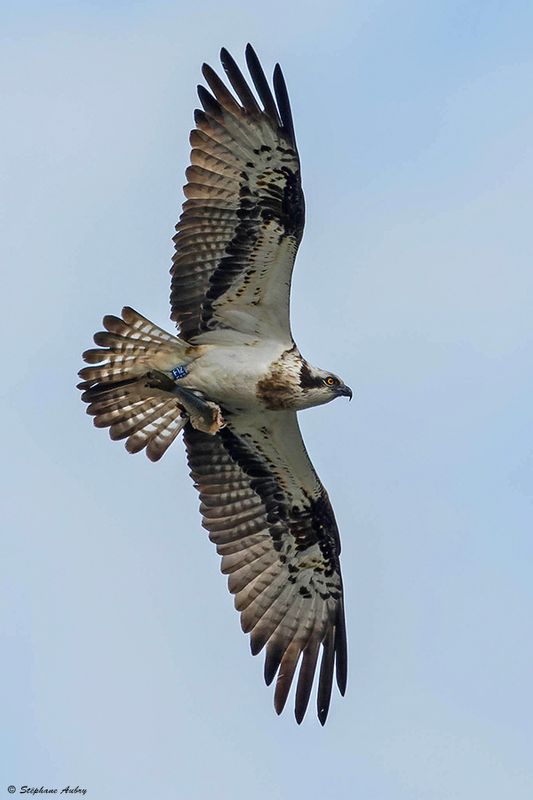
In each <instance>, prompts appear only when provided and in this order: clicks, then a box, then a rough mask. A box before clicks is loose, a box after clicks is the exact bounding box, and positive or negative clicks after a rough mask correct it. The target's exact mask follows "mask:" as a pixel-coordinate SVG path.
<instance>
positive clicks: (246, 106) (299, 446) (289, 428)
mask: <svg viewBox="0 0 533 800" xmlns="http://www.w3.org/2000/svg"><path fill="white" fill-rule="evenodd" d="M220 58H221V62H222V66H223V68H224V70H225V72H226V75H227V78H228V80H229V83H230V84H231V87H232V89H233V93H232V92H231V91H230V89H229V88H228V87H227V86H226V84H225V83H224V82H223V81H222V80H221V79H220V77H219V76H218V75H217V74H216V72H214V71H213V70H212V69H211V67H209V66H208V65H207V64H204V65H203V68H202V71H203V76H204V78H205V80H206V82H207V84H208V86H209V89H210V90H211V91H208V90H207V89H206V88H204V87H203V86H199V87H198V94H199V97H200V101H201V104H202V106H203V110H197V111H196V112H195V123H196V128H195V129H194V130H193V131H192V133H191V137H190V142H191V146H192V152H191V165H190V166H189V167H188V169H187V172H186V177H187V181H188V183H187V185H186V186H185V187H184V191H185V196H186V198H187V199H186V201H185V203H184V204H183V213H182V214H181V217H180V219H179V222H178V224H177V226H176V231H177V233H176V235H175V237H174V242H175V247H176V252H175V255H174V258H173V266H172V269H171V274H172V282H171V296H170V301H171V308H172V313H171V318H172V319H173V320H175V322H176V323H177V326H178V329H179V336H174V335H172V334H170V333H166V332H165V331H164V330H162V329H161V328H159V327H158V326H157V325H154V324H153V323H152V322H150V321H149V320H147V319H146V318H145V317H143V316H141V315H140V314H139V313H137V312H136V311H134V310H133V309H132V308H129V307H126V308H124V309H123V310H122V316H121V318H119V317H116V316H105V317H104V320H103V325H104V328H105V330H104V331H101V332H99V333H96V334H95V336H94V342H95V344H96V345H97V348H93V349H90V350H87V351H86V352H85V353H83V358H84V360H85V361H86V362H87V363H89V364H91V365H97V366H89V367H85V368H84V369H82V370H81V371H80V373H79V375H80V378H81V379H82V382H81V383H80V384H79V385H78V388H80V389H81V390H82V391H83V394H82V400H83V401H85V402H86V403H88V407H87V412H88V413H89V414H91V415H93V417H94V424H95V425H96V426H97V427H99V428H101V427H109V432H110V436H111V438H112V439H126V448H127V450H128V451H129V452H130V453H137V452H139V451H140V450H142V449H143V448H145V449H146V454H147V456H148V458H150V459H151V460H152V461H156V460H157V459H159V458H160V457H161V456H162V455H163V453H164V452H165V451H166V450H167V448H168V447H169V445H170V444H171V443H172V442H173V441H174V439H175V438H176V437H177V436H178V434H179V433H180V431H183V438H184V441H185V446H186V448H187V456H188V462H189V466H190V470H191V477H192V478H193V480H194V483H195V486H196V488H197V489H198V491H199V494H200V501H201V506H200V510H201V513H202V515H203V525H204V527H205V528H207V530H208V531H209V537H210V539H211V540H212V541H213V542H214V543H215V544H216V547H217V551H218V553H219V554H220V555H221V556H222V565H221V569H222V572H223V573H225V574H228V575H229V579H228V585H229V590H230V592H232V593H233V594H234V595H235V607H236V608H237V610H238V611H240V614H241V624H242V628H243V630H244V631H245V633H250V638H251V650H252V653H253V654H254V655H255V654H256V653H258V652H259V651H260V650H262V649H263V648H266V659H265V680H266V683H267V684H270V683H271V682H272V681H273V679H274V677H275V676H276V675H277V681H276V688H275V694H274V706H275V709H276V711H277V713H278V714H279V713H281V711H282V710H283V707H284V705H285V703H286V700H287V696H288V693H289V690H290V687H291V683H292V680H293V677H294V674H295V672H296V669H297V666H298V663H299V662H301V663H300V667H299V671H298V678H297V684H296V698H295V716H296V720H297V722H298V723H300V722H301V721H302V719H303V717H304V714H305V712H306V709H307V706H308V703H309V698H310V694H311V689H312V685H313V679H314V675H315V672H316V668H317V662H318V658H319V655H320V654H321V661H320V673H319V679H318V692H317V711H318V717H319V720H320V722H321V723H322V724H324V723H325V721H326V717H327V714H328V709H329V704H330V697H331V690H332V685H333V676H334V673H336V680H337V685H338V687H339V690H340V692H341V694H344V691H345V688H346V672H347V652H346V629H345V621H344V604H343V589H342V579H341V572H340V566H339V554H340V549H341V548H340V540H339V533H338V529H337V525H336V522H335V517H334V515H333V511H332V508H331V505H330V502H329V499H328V495H327V493H326V491H325V489H324V487H323V486H322V484H321V482H320V480H319V478H318V475H317V474H316V472H315V470H314V468H313V465H312V464H311V461H310V460H309V457H308V455H307V452H306V449H305V446H304V443H303V441H302V437H301V434H300V430H299V427H298V420H297V416H296V414H297V411H299V410H301V409H304V408H310V407H311V406H316V405H320V404H322V403H329V402H330V401H331V400H334V399H335V398H336V397H350V398H351V396H352V392H351V389H350V388H349V387H348V386H346V385H345V384H344V383H343V382H342V381H341V380H340V378H338V377H337V376H336V375H333V374H331V373H330V372H327V371H325V370H322V369H317V368H316V367H313V366H311V364H309V363H308V362H307V361H306V360H305V359H304V358H302V356H301V355H300V353H299V351H298V348H297V347H296V345H295V343H294V341H293V338H292V335H291V329H290V321H289V296H290V285H291V274H292V269H293V264H294V259H295V257H296V251H297V250H298V245H299V243H300V240H301V238H302V232H303V228H304V197H303V193H302V186H301V180H300V162H299V157H298V151H297V148H296V140H295V136H294V128H293V122H292V115H291V109H290V105H289V98H288V94H287V89H286V85H285V81H284V78H283V74H282V72H281V69H280V67H279V65H276V67H275V70H274V76H273V88H274V94H272V91H271V89H270V87H269V84H268V81H267V79H266V77H265V74H264V72H263V69H262V67H261V65H260V63H259V60H258V58H257V55H256V54H255V52H254V50H253V49H252V47H251V46H250V45H248V47H247V48H246V62H247V65H248V69H249V72H250V75H251V78H252V81H253V85H254V86H255V90H256V93H257V95H255V94H254V92H253V91H252V89H251V88H250V86H249V84H248V83H247V81H246V79H245V78H244V76H243V74H242V72H241V71H240V69H239V67H238V66H237V64H236V63H235V61H234V60H233V58H232V57H231V56H230V54H229V53H228V52H227V50H225V49H223V50H222V51H221V55H220Z"/></svg>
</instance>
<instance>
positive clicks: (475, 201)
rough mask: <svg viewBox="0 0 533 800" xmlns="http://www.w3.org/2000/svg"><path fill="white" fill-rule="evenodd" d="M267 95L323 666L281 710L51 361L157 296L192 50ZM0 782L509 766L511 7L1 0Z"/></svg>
mask: <svg viewBox="0 0 533 800" xmlns="http://www.w3.org/2000/svg"><path fill="white" fill-rule="evenodd" d="M247 41H251V42H252V43H253V44H254V46H255V47H256V49H257V51H258V53H259V55H260V57H261V59H262V61H263V63H264V65H265V67H266V68H267V70H268V71H269V72H270V71H271V68H272V66H273V64H274V62H275V61H280V62H281V64H282V66H283V68H284V71H285V75H286V78H287V82H288V85H289V91H290V94H291V98H292V104H293V111H294V116H295V123H296V130H297V136H298V141H299V145H300V152H301V157H302V165H303V179H304V188H305V191H306V197H307V206H308V218H307V229H306V233H305V237H304V242H303V245H302V248H301V250H300V254H299V258H298V263H297V269H296V275H295V283H294V292H293V320H294V324H293V328H294V333H295V335H296V337H297V341H298V343H299V345H300V348H301V350H302V352H303V353H304V355H305V356H307V357H308V358H309V359H310V360H311V361H313V362H314V363H316V364H317V365H320V366H322V367H327V368H331V369H332V370H334V371H335V372H338V373H339V374H341V375H342V376H343V378H344V379H345V380H346V381H347V383H349V384H350V385H351V386H352V387H353V388H354V390H355V397H354V401H353V402H352V403H351V404H348V403H345V402H342V401H337V402H336V403H334V404H332V405H329V406H325V407H322V408H319V409H314V410H311V411H308V412H306V413H304V414H303V415H301V424H302V427H303V429H304V433H305V438H306V441H307V443H308V446H309V450H310V453H311V455H312V457H313V460H314V462H315V464H316V466H317V468H318V470H319V473H320V475H321V477H322V479H323V481H324V483H325V484H326V486H327V488H328V490H329V492H330V495H331V498H332V501H333V504H334V507H335V511H336V514H337V518H338V521H339V525H340V528H341V535H342V539H343V570H344V577H345V584H346V603H347V616H348V634H349V645H350V655H351V662H350V672H349V683H348V692H347V695H346V697H345V698H344V699H341V698H340V697H339V695H338V694H336V695H335V696H334V698H333V703H332V709H331V712H330V718H329V720H328V723H327V725H326V727H325V728H324V729H321V728H320V725H319V724H318V722H317V721H316V718H315V717H314V714H313V713H310V714H308V717H307V718H306V719H305V721H304V723H303V725H302V726H301V727H297V726H296V724H295V722H294V718H293V716H292V710H291V709H288V712H285V714H284V715H283V716H282V717H280V718H278V717H276V715H275V714H274V711H273V708H272V691H271V690H270V689H267V688H265V686H264V685H263V681H262V661H261V660H260V659H259V658H256V659H253V658H252V657H251V656H250V654H249V648H248V642H247V640H246V638H245V637H244V636H243V635H242V633H241V632H240V627H239V623H238V619H237V615H236V613H235V612H234V611H233V608H232V599H231V597H230V595H229V594H228V593H227V591H226V588H225V578H224V577H223V576H221V575H220V574H219V566H218V558H217V556H216V553H215V552H214V548H213V546H212V545H211V544H210V543H209V541H208V540H207V535H206V534H205V532H204V531H203V530H202V528H201V527H200V518H199V514H198V511H197V499H196V495H195V492H194V490H193V488H192V485H191V482H190V480H189V478H188V475H187V468H186V464H185V458H184V453H183V448H182V445H181V442H178V443H177V445H175V446H173V448H172V450H171V451H170V452H169V454H167V456H166V457H165V458H164V459H163V461H162V462H161V463H160V464H156V465H154V464H151V463H149V462H148V461H147V459H146V458H144V456H142V455H139V456H136V457H132V456H128V455H127V454H126V452H125V451H124V449H123V447H122V445H121V444H117V443H112V442H110V441H109V439H108V437H107V435H106V434H105V433H103V432H101V431H96V430H94V429H93V428H92V425H91V424H90V420H89V418H88V417H86V415H85V414H84V409H83V408H82V407H81V403H80V402H79V399H78V397H77V392H76V390H75V389H74V384H75V382H76V372H77V370H78V369H79V367H80V366H81V363H80V353H81V351H82V350H83V349H85V348H86V347H87V346H89V345H90V339H91V335H92V333H93V332H94V331H95V330H96V329H98V328H99V325H100V320H101V317H102V315H103V314H104V313H117V311H119V310H120V308H121V307H122V306H123V305H124V304H130V305H133V306H134V307H135V308H138V309H139V310H140V311H142V312H143V313H144V314H146V315H147V316H149V317H151V318H152V319H154V321H156V322H158V323H160V324H162V325H166V324H167V319H168V306H167V297H168V268H169V265H170V257H171V253H172V246H171V241H170V239H171V235H172V231H173V225H174V223H175V221H176V219H177V216H178V213H179V209H180V204H181V201H182V196H181V185H182V183H183V177H184V176H183V173H184V169H185V167H186V165H187V158H188V149H189V147H188V142H187V136H188V131H189V128H190V126H191V122H192V110H193V108H194V106H195V104H196V94H195V86H196V83H197V82H198V80H199V78H200V66H201V63H202V61H204V60H207V61H209V62H210V63H211V64H212V65H213V66H216V62H217V57H218V50H219V48H220V46H221V45H224V46H226V47H228V48H229V49H230V50H231V51H232V52H233V54H234V55H235V56H236V57H237V58H238V59H239V60H240V61H241V63H242V55H243V51H244V46H245V44H246V42H247ZM0 60H1V63H2V70H1V78H0V81H1V94H2V97H3V101H4V102H3V105H4V111H3V114H2V118H3V119H2V133H1V139H2V149H1V153H2V187H3V188H2V194H3V195H4V202H3V203H2V206H3V209H4V210H3V212H2V219H1V223H0V224H1V231H0V250H1V259H2V266H3V271H2V274H3V278H4V287H5V288H4V290H3V292H2V299H3V314H2V322H3V326H4V332H3V341H4V353H5V356H7V366H6V368H5V369H4V375H3V381H2V383H3V388H2V392H1V395H2V397H1V401H2V408H3V411H2V419H3V420H4V422H5V429H4V431H3V434H2V436H3V442H4V450H5V453H6V457H5V458H4V464H3V468H2V484H3V487H4V489H5V491H6V495H7V504H5V514H4V516H5V522H4V523H3V525H2V529H3V535H2V539H1V544H2V558H1V570H2V577H1V583H0V592H1V617H0V626H1V628H0V629H1V633H2V639H3V647H2V653H3V657H2V681H1V686H2V690H1V691H2V695H3V697H2V698H1V708H2V713H1V716H2V738H3V742H2V746H1V748H0V749H1V756H0V798H1V797H2V796H3V794H2V792H5V796H6V797H7V796H9V795H8V794H7V792H6V789H5V787H7V785H8V784H11V783H12V784H15V785H16V786H20V785H21V784H28V785H35V786H41V785H44V786H47V785H48V786H59V787H62V786H65V785H66V784H67V783H69V784H71V785H76V784H79V785H80V786H84V787H86V788H87V789H88V795H87V796H88V797H89V798H93V800H115V799H116V800H118V799H119V798H120V799H121V798H128V800H145V798H146V800H151V799H152V798H153V797H172V798H174V797H176V798H182V797H183V798H188V800H203V799H204V798H207V797H215V798H217V800H226V798H227V800H230V798H231V800H249V798H254V800H285V798H288V797H293V796H295V797H306V798H308V799H309V800H319V798H320V800H322V798H332V797H335V798H354V797H355V798H361V799H362V800H415V799H418V798H420V800H472V798H478V797H479V798H483V800H501V799H502V798H504V797H505V798H507V797H509V798H512V799H513V800H530V799H531V797H532V796H533V763H532V760H531V741H532V740H533V730H532V728H533V723H532V720H533V690H532V674H533V643H532V625H531V619H532V612H533V581H532V577H531V573H532V568H531V564H532V560H533V542H532V532H533V525H532V517H533V447H532V437H531V431H532V427H533V412H532V400H531V398H532V394H533V377H532V369H531V365H532V356H533V352H532V351H533V326H532V298H533V270H532V256H533V235H532V222H531V220H532V189H531V187H532V184H533V106H532V102H531V96H532V95H531V87H532V85H533V5H532V4H531V3H530V2H526V0H524V2H519V1H518V0H510V1H508V2H503V1H502V2H499V1H498V0H485V1H484V2H473V1H472V0H471V1H470V2H464V1H463V2H459V1H458V0H450V2H444V1H443V0H437V2H431V3H429V2H415V1H414V0H412V1H410V2H401V0H397V2H393V0H382V2H341V0H331V1H330V2H327V3H320V4H315V6H314V7H313V6H312V5H311V4H309V3H304V2H300V1H296V2H288V1H287V0H283V2H282V0H271V1H270V2H269V3H264V2H261V3H259V2H253V1H251V0H249V1H248V2H244V1H243V0H234V1H233V2H214V0H211V1H210V2H209V1H207V0H206V2H202V3H185V2H182V0H176V1H175V2H157V1H156V2H125V1H123V2H118V1H117V2H112V0H109V1H108V2H105V1H104V0H100V2H66V1H65V2H54V0H48V2H46V3H43V2H24V1H23V0H18V2H15V1H14V0H13V1H12V2H7V3H4V4H3V5H2V9H1V11H0Z"/></svg>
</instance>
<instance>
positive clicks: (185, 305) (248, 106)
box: [171, 45, 305, 339]
mask: <svg viewBox="0 0 533 800" xmlns="http://www.w3.org/2000/svg"><path fill="white" fill-rule="evenodd" d="M220 58H221V62H222V65H223V67H224V70H225V73H226V75H227V78H228V80H229V83H230V85H231V87H232V88H233V91H234V92H235V94H236V97H235V96H234V95H233V94H232V92H231V91H230V89H228V88H227V86H226V85H225V83H224V82H223V80H221V78H220V77H219V76H218V75H217V74H216V72H215V71H214V70H213V69H212V68H211V67H210V66H208V65H206V64H204V66H203V68H202V72H203V75H204V78H205V80H206V82H207V84H208V86H209V90H210V91H209V90H208V89H206V88H205V87H203V86H200V87H199V88H198V94H199V98H200V102H201V104H202V109H203V110H197V111H196V112H195V122H196V130H193V131H192V133H191V145H192V151H191V166H190V167H189V169H188V170H187V180H188V183H187V185H186V186H185V187H184V191H185V195H186V197H187V200H186V201H185V203H184V205H183V213H182V215H181V217H180V220H179V222H178V224H177V226H176V231H177V232H176V236H175V237H174V242H175V247H176V252H175V255H174V258H173V267H172V270H171V273H172V282H171V306H172V319H174V320H175V321H176V322H177V323H178V326H179V328H180V332H181V334H182V336H183V337H184V338H186V339H190V338H193V337H194V336H196V335H198V334H200V333H202V332H205V331H208V330H211V329H212V328H216V327H235V326H236V325H237V324H238V323H236V322H235V317H231V312H232V311H233V310H234V309H235V308H237V307H238V308H251V309H253V314H254V316H255V318H257V320H258V325H260V324H261V320H262V318H263V317H264V320H265V321H266V322H265V324H267V323H268V321H269V320H271V314H269V312H268V309H269V307H272V306H275V307H276V308H277V309H278V313H279V314H283V315H284V316H285V318H286V319H285V320H284V321H283V325H282V326H281V327H283V328H284V329H286V331H287V332H288V331H289V318H288V316H289V309H288V305H289V284H290V278H291V273H292V267H293V264H294V258H295V256H296V251H297V249H298V245H299V243H300V240H301V237H302V232H303V226H304V217H305V210H304V198H303V192H302V187H301V180H300V164H299V158H298V152H297V149H296V141H295V137H294V128H293V125H292V117H291V112H290V104H289V99H288V95H287V90H286V87H285V83H284V81H283V76H282V75H281V71H280V69H279V67H276V69H275V71H274V94H275V99H274V95H273V94H272V91H271V89H270V87H269V84H268V81H267V79H266V77H265V74H264V72H263V69H262V67H261V65H260V63H259V59H258V58H257V55H256V54H255V52H254V50H253V49H252V47H251V46H250V45H249V46H248V47H247V49H246V61H247V64H248V68H249V71H250V75H251V78H252V81H253V85H254V86H255V89H256V91H257V94H258V97H259V102H258V100H257V98H256V97H255V95H254V93H253V91H252V89H251V88H250V86H249V85H248V83H247V81H246V79H245V77H244V76H243V74H242V72H241V70H240V68H239V67H238V65H237V64H236V62H235V61H234V59H233V58H232V57H231V55H230V54H229V53H228V52H227V50H225V49H223V50H222V51H221V54H220ZM260 103H261V104H262V106H263V108H261V105H260ZM280 286H283V287H284V288H283V292H284V295H283V297H282V298H281V301H280V294H279V293H280ZM280 306H281V309H280ZM263 311H264V314H263ZM262 314H263V317H262Z"/></svg>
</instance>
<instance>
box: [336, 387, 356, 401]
mask: <svg viewBox="0 0 533 800" xmlns="http://www.w3.org/2000/svg"><path fill="white" fill-rule="evenodd" d="M337 395H338V396H339V397H349V398H350V400H351V399H352V397H353V392H352V390H351V389H350V387H349V386H346V384H345V383H341V385H340V386H339V388H338V389H337Z"/></svg>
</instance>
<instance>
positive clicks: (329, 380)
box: [324, 375, 337, 386]
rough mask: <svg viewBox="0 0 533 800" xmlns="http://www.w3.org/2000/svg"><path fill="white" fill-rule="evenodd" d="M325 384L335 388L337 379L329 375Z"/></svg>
mask: <svg viewBox="0 0 533 800" xmlns="http://www.w3.org/2000/svg"><path fill="white" fill-rule="evenodd" d="M324 383H325V384H326V386H335V384H336V383H337V378H334V377H333V376H332V375H328V377H327V378H325V379H324Z"/></svg>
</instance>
